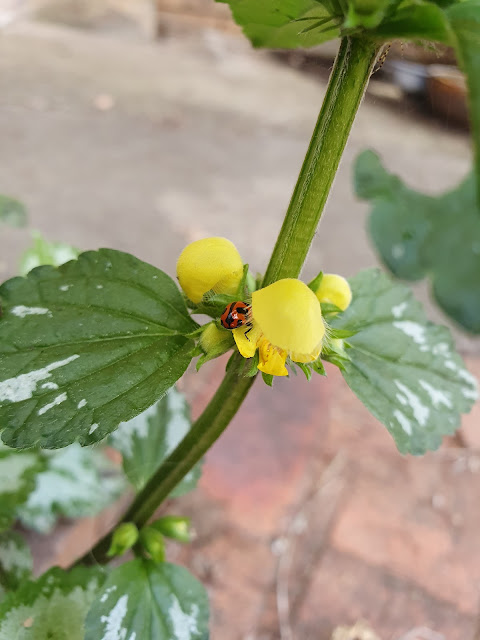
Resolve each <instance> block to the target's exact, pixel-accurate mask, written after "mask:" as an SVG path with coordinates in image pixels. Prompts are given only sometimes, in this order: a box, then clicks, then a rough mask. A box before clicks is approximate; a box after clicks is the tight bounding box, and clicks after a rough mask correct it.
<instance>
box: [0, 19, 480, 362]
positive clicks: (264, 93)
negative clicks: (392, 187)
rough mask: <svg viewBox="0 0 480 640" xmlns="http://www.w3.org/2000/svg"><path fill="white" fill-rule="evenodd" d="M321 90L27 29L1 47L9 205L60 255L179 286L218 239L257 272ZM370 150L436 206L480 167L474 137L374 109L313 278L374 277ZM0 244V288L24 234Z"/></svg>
mask: <svg viewBox="0 0 480 640" xmlns="http://www.w3.org/2000/svg"><path fill="white" fill-rule="evenodd" d="M324 89H325V83H324V82H323V81H320V80H318V79H314V78H311V77H306V76H304V75H302V74H300V73H299V72H298V71H295V70H292V69H289V68H287V67H284V66H282V65H281V64H280V63H278V62H276V61H274V60H272V59H271V58H270V57H269V56H268V55H267V54H266V53H264V52H256V51H253V50H251V49H250V47H249V45H248V43H246V42H245V41H243V40H242V39H238V38H235V37H231V36H225V35H220V34H218V33H215V32H209V31H207V32H203V33H197V34H195V35H192V36H190V37H184V38H181V39H179V38H176V39H175V38H170V39H164V40H160V41H157V42H142V41H141V40H131V39H122V38H115V37H112V36H111V34H110V36H109V37H105V35H104V34H103V35H99V34H97V33H95V32H92V31H88V32H87V31H83V32H82V31H77V30H75V29H70V28H68V27H62V26H52V25H45V24H40V23H29V22H24V23H17V24H15V25H12V26H11V27H9V28H7V29H5V30H4V31H3V33H2V34H1V37H0V140H1V145H0V192H3V193H8V194H11V195H15V196H17V197H19V198H21V199H22V200H23V201H24V202H25V203H26V204H27V206H28V209H29V212H30V221H31V226H32V227H33V228H36V229H40V230H41V231H42V232H43V233H44V234H45V235H46V236H47V237H49V238H51V239H52V240H63V241H66V242H69V243H72V244H75V245H77V246H79V247H80V248H85V249H87V248H97V247H100V246H110V247H115V248H118V249H122V250H125V251H129V252H132V253H134V254H136V255H137V256H139V257H141V258H143V259H145V260H148V261H151V262H153V263H155V264H157V265H158V266H160V267H161V268H163V269H165V270H166V271H168V272H170V273H173V272H174V267H175V259H176V256H177V254H178V253H179V251H180V250H181V248H182V247H183V245H184V244H185V243H186V242H188V241H190V240H192V239H196V238H198V237H201V236H204V235H224V236H227V237H229V238H230V239H232V240H233V241H234V242H235V243H236V245H237V246H238V248H239V250H240V252H241V254H242V256H243V257H244V259H245V261H248V262H249V263H250V265H251V267H252V268H253V269H254V270H259V271H262V270H263V269H264V268H265V266H266V263H267V259H268V255H269V252H270V251H271V248H272V245H273V243H274V240H275V238H276V234H277V232H278V229H279V226H280V224H281V220H282V217H283V214H284V211H285V208H286V206H287V204H288V200H289V197H290V194H291V191H292V188H293V185H294V182H295V179H296V175H297V173H298V170H299V168H300V165H301V162H302V158H303V155H304V152H305V150H306V146H307V144H308V140H309V137H310V134H311V131H312V129H313V125H314V122H315V119H316V115H317V111H318V108H319V105H320V103H321V100H322V96H323V92H324ZM366 147H371V148H373V149H375V150H376V151H378V152H379V153H380V154H381V155H382V156H383V158H384V160H385V162H386V164H387V166H388V167H389V168H390V169H391V170H393V171H396V172H398V173H399V174H400V175H401V176H402V177H403V178H404V179H406V180H407V182H408V183H409V184H411V185H412V186H414V187H417V188H422V189H424V190H425V191H427V192H430V193H436V192H440V191H442V190H444V189H446V188H448V187H450V186H453V185H454V184H455V183H456V182H457V181H459V180H460V179H461V178H462V177H463V176H464V175H465V173H466V172H467V170H468V167H469V164H470V161H471V160H470V158H471V156H470V149H469V142H468V137H467V136H466V134H462V133H458V132H453V131H447V130H445V129H442V128H440V127H438V126H437V125H435V124H434V123H432V122H430V121H429V120H427V119H426V118H422V117H420V116H418V114H417V113H416V112H415V113H410V110H409V108H408V107H405V108H403V109H400V110H398V109H397V110H392V109H391V108H387V107H386V106H385V105H384V104H383V103H382V102H381V101H379V100H378V99H374V98H373V97H371V96H370V97H369V96H367V98H366V99H365V101H364V103H363V105H362V107H361V110H360V113H359V116H358V118H357V121H356V123H355V126H354V130H353V133H352V136H351V139H350V141H349V144H348V147H347V150H346V153H345V155H344V158H343V161H342V165H341V168H340V171H339V173H338V175H337V179H336V182H335V185H334V188H333V191H332V194H331V197H330V199H329V202H328V204H327V207H326V211H325V215H324V219H323V220H322V223H321V225H320V228H319V232H318V234H317V237H316V239H315V241H314V244H313V246H312V249H311V251H310V255H309V259H308V263H307V265H306V267H305V277H309V276H311V275H313V274H315V273H316V272H317V271H318V270H319V269H323V270H326V271H331V270H333V271H338V272H341V273H344V274H345V275H351V274H353V273H354V272H355V271H357V270H358V269H360V268H363V267H367V266H371V265H373V264H376V258H375V256H374V254H373V252H372V250H371V247H370V246H369V242H368V239H367V236H366V233H365V220H366V215H367V213H368V208H367V206H366V205H365V204H363V203H360V202H358V201H356V200H355V198H354V196H353V193H352V187H351V168H352V161H353V159H354V158H355V156H356V155H357V154H358V153H359V152H360V151H361V150H363V149H365V148H366ZM0 233H1V234H2V243H1V244H2V250H1V255H0V277H1V278H2V279H4V278H5V277H7V276H9V275H12V274H14V273H15V269H16V267H15V264H16V259H17V256H18V254H19V251H20V250H22V249H23V248H24V247H25V246H26V245H27V244H28V234H27V233H26V232H25V231H18V230H9V229H3V228H2V229H1V231H0ZM418 290H419V293H420V295H421V297H423V298H424V299H426V298H427V297H428V296H427V294H426V290H425V288H424V287H419V288H418ZM430 312H431V314H432V317H434V318H437V319H438V318H440V319H441V320H442V321H444V317H443V316H442V315H441V314H440V313H439V312H438V311H436V310H435V309H434V308H432V307H430ZM457 337H458V339H459V346H460V348H461V349H463V350H469V351H472V350H476V351H477V352H478V351H480V348H479V345H478V343H479V341H478V340H477V341H474V340H471V339H467V338H466V337H464V336H462V335H460V334H457Z"/></svg>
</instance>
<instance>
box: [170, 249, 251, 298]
mask: <svg viewBox="0 0 480 640" xmlns="http://www.w3.org/2000/svg"><path fill="white" fill-rule="evenodd" d="M242 276H243V263H242V259H241V257H240V254H239V253H238V251H237V248H236V247H235V245H234V244H233V243H232V242H230V240H227V239H226V238H204V239H203V240H196V241H195V242H192V243H191V244H189V245H187V246H186V247H185V249H184V250H183V251H182V253H181V254H180V256H179V258H178V261H177V277H178V281H179V282H180V286H181V287H182V289H183V290H184V291H185V294H186V295H187V297H188V298H189V299H190V300H191V301H192V302H195V303H198V302H200V301H201V299H202V298H203V296H204V295H205V293H207V291H210V289H214V290H215V292H216V293H227V294H230V295H234V294H235V293H236V292H237V289H238V286H239V284H240V281H241V279H242Z"/></svg>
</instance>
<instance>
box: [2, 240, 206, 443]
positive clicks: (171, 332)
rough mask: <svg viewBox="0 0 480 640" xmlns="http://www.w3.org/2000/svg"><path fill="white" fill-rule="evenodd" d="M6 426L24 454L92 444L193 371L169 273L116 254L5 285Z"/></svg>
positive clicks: (184, 320)
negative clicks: (32, 449)
mask: <svg viewBox="0 0 480 640" xmlns="http://www.w3.org/2000/svg"><path fill="white" fill-rule="evenodd" d="M0 298H1V299H2V306H3V317H2V318H1V319H0V424H1V425H2V426H3V427H4V431H3V434H2V438H3V441H4V442H6V443H7V444H9V445H11V446H15V447H18V448H28V447H32V446H35V445H39V446H41V447H44V448H61V447H65V446H66V445H68V444H71V443H72V442H74V441H75V440H78V441H79V442H80V444H82V445H87V444H92V443H94V442H97V441H99V440H101V439H102V438H104V437H105V436H106V435H107V434H108V433H110V432H111V431H113V430H114V429H115V428H116V427H117V426H118V424H119V423H120V422H121V421H122V420H129V419H130V418H133V417H134V416H135V415H138V414H139V413H141V412H142V411H144V410H145V409H146V408H147V407H149V406H150V405H151V404H153V403H154V402H155V401H156V400H157V399H158V398H159V397H161V396H162V395H163V394H164V393H165V391H166V390H167V389H168V388H169V387H171V386H172V385H173V384H174V383H175V382H176V380H178V379H179V378H180V377H181V376H182V375H183V373H184V371H185V369H186V368H187V366H188V364H189V362H190V360H191V353H192V351H193V349H194V343H193V341H191V340H189V339H187V338H185V337H184V335H182V334H186V333H189V332H191V331H193V330H195V329H196V327H197V325H196V323H195V322H194V321H193V320H192V319H191V318H190V316H189V315H188V312H187V308H186V306H185V303H184V301H183V298H182V296H181V294H180V292H179V291H178V288H177V286H176V285H175V283H174V282H173V280H172V279H171V278H169V277H168V276H167V275H166V274H165V273H163V272H162V271H160V270H159V269H156V268H155V267H152V266H151V265H149V264H146V263H145V262H141V261H140V260H138V259H137V258H135V257H134V256H131V255H129V254H127V253H122V252H120V251H113V250H111V249H100V251H96V252H93V251H90V252H87V253H83V254H82V255H81V256H80V257H79V259H78V260H77V261H72V262H68V263H67V264H64V265H62V266H60V267H58V269H55V268H53V267H50V266H45V267H38V268H37V269H34V270H33V271H31V272H30V273H29V274H28V276H27V278H13V279H12V280H9V281H8V282H6V283H4V284H3V285H2V286H1V287H0Z"/></svg>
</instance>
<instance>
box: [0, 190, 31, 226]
mask: <svg viewBox="0 0 480 640" xmlns="http://www.w3.org/2000/svg"><path fill="white" fill-rule="evenodd" d="M0 222H4V223H5V224H9V225H10V226H11V227H24V226H25V224H26V223H27V210H26V209H25V207H24V205H23V204H22V203H21V202H19V201H18V200H15V198H10V197H9V196H4V195H0Z"/></svg>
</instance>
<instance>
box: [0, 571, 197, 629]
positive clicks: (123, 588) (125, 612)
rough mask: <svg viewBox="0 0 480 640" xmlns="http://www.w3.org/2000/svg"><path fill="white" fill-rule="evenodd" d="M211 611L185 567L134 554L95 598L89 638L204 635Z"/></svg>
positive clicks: (87, 625) (88, 625)
mask: <svg viewBox="0 0 480 640" xmlns="http://www.w3.org/2000/svg"><path fill="white" fill-rule="evenodd" d="M208 615H209V613H208V597H207V593H206V591H205V589H204V587H203V586H202V585H201V584H200V583H199V582H198V581H197V580H196V579H195V578H194V577H193V576H192V575H191V574H190V573H189V572H188V571H187V570H186V569H184V568H183V567H179V566H177V565H174V564H169V563H166V562H162V563H159V564H157V563H155V562H153V561H152V560H140V559H137V560H132V561H131V562H127V563H125V564H123V565H121V566H120V567H118V568H117V569H114V570H113V571H112V572H111V574H110V576H109V577H108V579H107V581H106V582H105V584H104V585H103V588H102V590H101V591H100V592H99V593H98V595H97V597H96V598H95V601H94V603H93V605H92V607H91V609H90V611H89V613H88V616H87V620H86V624H85V627H86V633H85V640H99V638H112V640H113V638H116V639H117V638H118V639H120V638H122V639H125V640H127V639H128V640H132V639H134V638H135V639H136V640H140V639H141V640H173V639H175V640H205V637H206V636H207V637H208ZM0 640H3V639H2V638H1V637H0Z"/></svg>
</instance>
